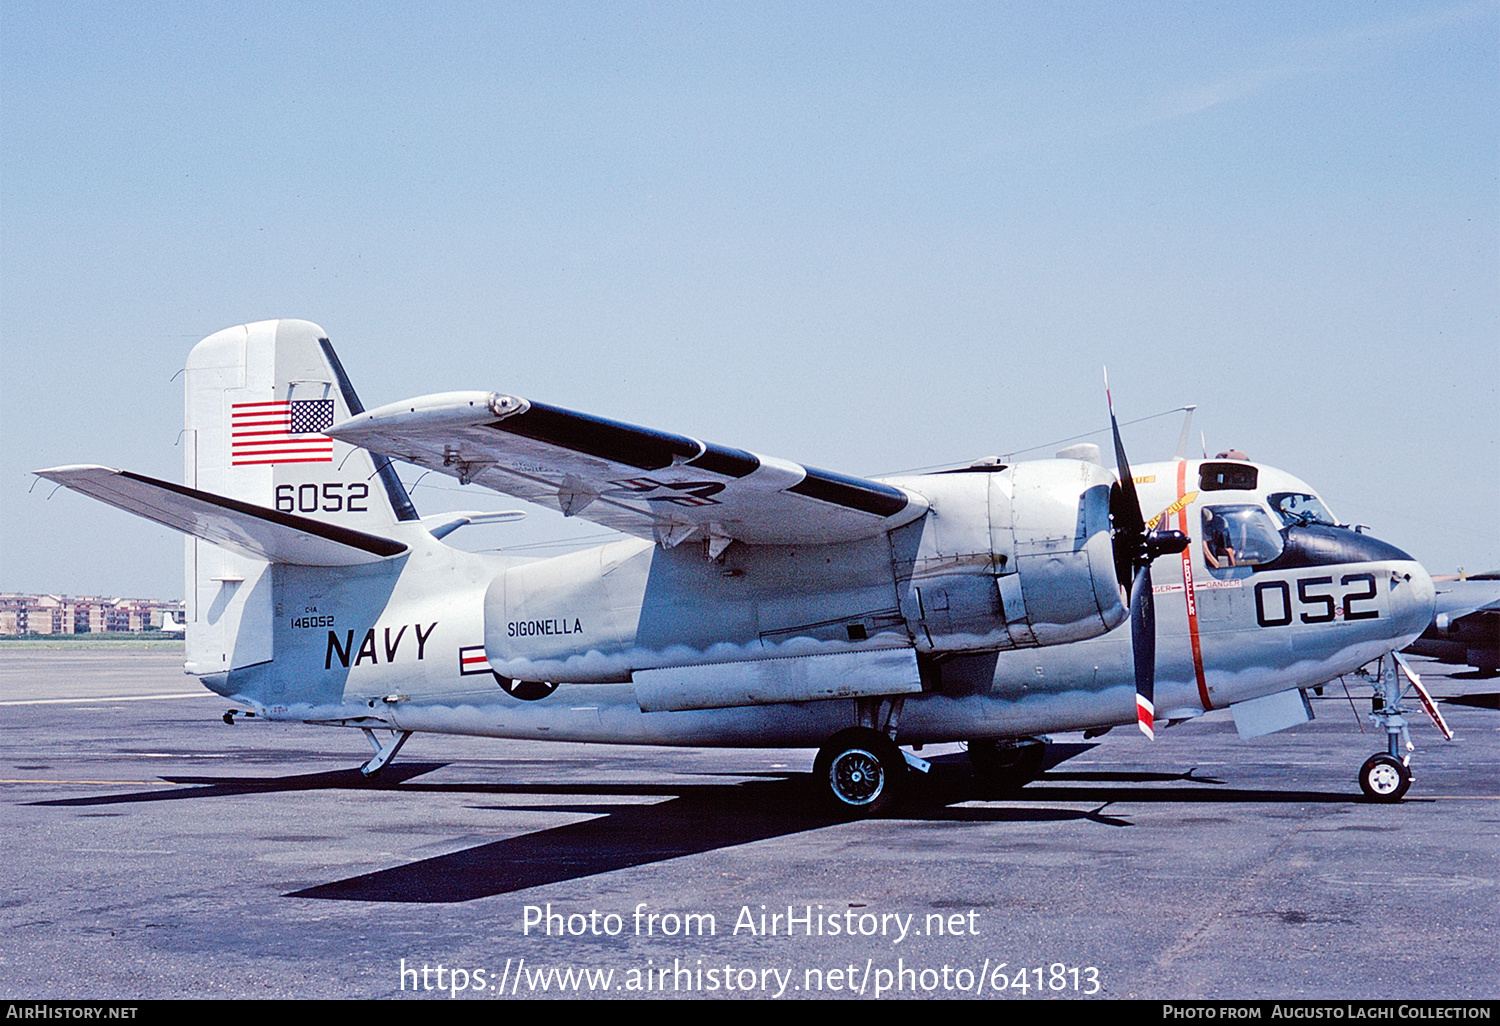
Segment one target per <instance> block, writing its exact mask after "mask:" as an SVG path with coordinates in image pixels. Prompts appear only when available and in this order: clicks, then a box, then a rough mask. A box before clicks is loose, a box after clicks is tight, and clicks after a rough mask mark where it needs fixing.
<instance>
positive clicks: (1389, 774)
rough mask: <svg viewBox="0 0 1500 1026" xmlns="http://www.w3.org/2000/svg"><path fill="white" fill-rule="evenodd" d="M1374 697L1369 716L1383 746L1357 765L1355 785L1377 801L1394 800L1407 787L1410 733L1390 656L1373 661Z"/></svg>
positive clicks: (1399, 682) (1396, 669)
mask: <svg viewBox="0 0 1500 1026" xmlns="http://www.w3.org/2000/svg"><path fill="white" fill-rule="evenodd" d="M1372 683H1373V684H1374V687H1375V698H1374V702H1373V707H1372V709H1371V712H1370V719H1372V720H1374V721H1375V724H1376V726H1377V727H1379V728H1383V729H1384V730H1385V735H1386V750H1385V751H1383V752H1376V753H1375V754H1374V755H1372V756H1370V757H1369V758H1368V759H1366V760H1365V764H1364V765H1363V766H1361V767H1360V768H1359V789H1360V790H1361V791H1363V792H1364V793H1365V797H1367V798H1369V799H1371V800H1372V801H1377V802H1398V801H1400V800H1401V796H1402V795H1404V794H1405V793H1406V791H1407V788H1409V787H1411V780H1412V776H1411V756H1410V755H1403V754H1402V749H1403V748H1405V749H1406V751H1407V752H1410V751H1411V747H1412V744H1411V735H1410V733H1409V732H1408V730H1407V728H1406V717H1405V715H1403V714H1404V713H1405V712H1406V709H1404V708H1403V707H1402V705H1401V675H1400V670H1399V669H1398V668H1397V666H1396V661H1395V660H1394V659H1391V660H1386V659H1381V660H1380V661H1379V663H1378V664H1377V665H1376V669H1375V680H1374V681H1372Z"/></svg>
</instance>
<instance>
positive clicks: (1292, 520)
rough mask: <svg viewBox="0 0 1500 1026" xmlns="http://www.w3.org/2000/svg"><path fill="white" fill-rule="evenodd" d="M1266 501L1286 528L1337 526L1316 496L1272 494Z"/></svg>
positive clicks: (1286, 493) (1287, 493)
mask: <svg viewBox="0 0 1500 1026" xmlns="http://www.w3.org/2000/svg"><path fill="white" fill-rule="evenodd" d="M1267 499H1268V500H1269V501H1270V503H1271V508H1272V509H1273V510H1275V511H1276V515H1277V516H1279V517H1281V522H1282V523H1283V524H1284V525H1285V526H1287V527H1306V526H1307V525H1308V524H1327V525H1328V526H1329V527H1337V526H1339V522H1338V521H1337V520H1335V519H1334V518H1333V514H1332V513H1330V512H1328V507H1327V506H1324V505H1323V503H1322V502H1321V501H1320V500H1319V499H1318V497H1317V496H1316V495H1308V494H1307V493H1306V492H1274V493H1272V494H1271V495H1269V496H1267Z"/></svg>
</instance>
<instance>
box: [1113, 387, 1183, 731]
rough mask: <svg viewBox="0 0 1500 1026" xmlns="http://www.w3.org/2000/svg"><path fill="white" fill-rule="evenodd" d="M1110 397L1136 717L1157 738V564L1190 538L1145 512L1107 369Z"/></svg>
mask: <svg viewBox="0 0 1500 1026" xmlns="http://www.w3.org/2000/svg"><path fill="white" fill-rule="evenodd" d="M1104 398H1105V401H1106V402H1107V403H1108V404H1109V426H1110V430H1111V431H1113V432H1114V436H1115V463H1116V464H1117V465H1118V468H1119V474H1120V485H1119V488H1118V490H1116V491H1112V492H1111V494H1110V510H1109V512H1110V517H1111V519H1113V520H1114V526H1115V536H1114V549H1115V576H1116V577H1117V578H1118V579H1119V580H1120V581H1127V580H1128V581H1129V582H1130V647H1131V651H1132V652H1133V653H1134V655H1135V718H1136V723H1137V725H1138V726H1139V727H1140V728H1141V733H1143V734H1145V735H1146V736H1147V737H1149V738H1153V739H1154V738H1155V737H1156V706H1155V705H1154V704H1153V698H1154V692H1155V690H1156V599H1155V598H1154V597H1153V595H1152V593H1151V564H1152V563H1153V562H1155V561H1156V558H1157V557H1158V556H1165V555H1167V554H1169V553H1173V552H1181V551H1182V550H1183V549H1185V548H1187V545H1188V537H1187V535H1185V534H1183V533H1182V532H1181V531H1168V530H1166V529H1165V528H1162V527H1152V528H1148V527H1147V526H1146V519H1145V517H1144V516H1142V515H1141V500H1140V496H1139V495H1137V494H1136V490H1135V479H1134V478H1133V477H1132V476H1131V474H1130V461H1129V460H1128V459H1127V458H1126V457H1125V443H1124V442H1123V441H1121V440H1120V424H1119V421H1117V420H1116V419H1115V400H1114V397H1113V396H1111V395H1110V393H1109V371H1108V370H1107V369H1106V370H1105V372H1104Z"/></svg>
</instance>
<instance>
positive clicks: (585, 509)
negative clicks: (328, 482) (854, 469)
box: [328, 392, 927, 555]
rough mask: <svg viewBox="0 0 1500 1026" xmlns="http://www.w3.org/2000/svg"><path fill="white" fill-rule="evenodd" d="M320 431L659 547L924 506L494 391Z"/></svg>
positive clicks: (832, 526)
mask: <svg viewBox="0 0 1500 1026" xmlns="http://www.w3.org/2000/svg"><path fill="white" fill-rule="evenodd" d="M328 434H329V435H331V436H333V437H334V438H338V439H340V440H342V441H345V442H349V443H351V444H354V445H359V446H363V447H364V448H366V449H369V450H371V451H372V452H376V453H379V454H382V455H386V456H391V457H394V458H396V459H400V460H404V461H406V462H408V463H414V464H417V465H418V466H421V467H425V468H427V469H429V470H434V471H438V472H440V473H443V474H448V475H450V476H452V477H456V478H458V479H459V480H460V481H461V482H463V483H464V484H469V483H474V484H480V485H484V486H485V487H487V488H493V489H494V490H495V491H498V492H503V493H505V494H506V495H513V496H516V497H517V498H521V499H526V500H527V501H530V502H535V503H537V504H539V505H542V506H548V507H551V508H552V509H556V510H559V511H561V512H562V513H563V514H564V515H566V516H578V517H582V518H584V519H586V520H590V521H593V522H594V523H598V524H603V525H604V526H606V527H611V528H614V529H616V530H619V531H623V532H625V533H627V534H633V535H637V536H639V537H643V538H653V539H655V540H657V541H659V542H661V543H662V544H664V545H667V546H673V545H677V544H679V543H681V542H684V541H688V540H690V539H691V540H702V541H706V542H707V543H708V547H709V552H710V554H711V555H716V554H717V553H718V552H720V551H722V550H723V547H724V546H726V545H728V544H729V543H730V542H731V541H740V542H744V543H747V544H752V545H758V544H781V545H786V544H817V543H825V542H835V541H848V540H853V539H856V538H865V537H871V536H873V535H877V534H880V533H882V532H884V531H887V530H890V529H891V528H893V527H897V526H899V525H901V524H904V523H907V522H908V521H911V520H914V519H916V518H917V517H919V516H921V515H922V514H923V513H924V512H926V510H927V503H926V501H925V500H924V499H922V497H921V496H919V495H916V494H915V493H912V492H908V491H906V490H905V489H903V488H900V487H898V486H896V485H892V484H887V483H883V482H880V481H871V480H865V479H862V478H855V477H846V476H844V475H842V474H834V473H831V472H829V471H826V470H817V469H815V468H812V467H805V466H802V465H801V464H797V463H791V462H788V461H786V460H778V459H774V458H772V457H768V456H760V455H757V454H755V453H751V452H745V451H743V450H740V449H730V448H726V447H724V446H719V445H713V444H710V443H705V442H700V441H698V440H697V439H695V438H689V437H687V436H685V435H674V434H669V433H666V432H661V431H654V430H651V429H649V428H642V427H634V426H632V425H629V424H621V423H619V422H616V421H612V420H605V419H604V418H602V417H593V416H589V415H587V414H583V413H575V412H573V411H571V410H564V409H560V408H558V407H555V406H548V405H546V404H544V403H538V402H531V401H529V400H526V399H522V398H519V397H517V396H511V395H504V394H501V393H497V392H446V393H442V394H440V395H430V396H423V397H421V398H419V399H411V400H407V401H406V402H400V403H392V404H391V405H389V406H382V407H380V408H379V409H375V410H370V411H368V412H365V413H362V414H359V415H357V416H354V417H351V418H349V419H348V420H346V421H344V422H342V423H340V424H336V425H334V426H333V427H332V428H331V429H329V431H328Z"/></svg>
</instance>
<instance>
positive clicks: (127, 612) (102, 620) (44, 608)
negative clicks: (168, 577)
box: [0, 592, 183, 636]
mask: <svg viewBox="0 0 1500 1026" xmlns="http://www.w3.org/2000/svg"><path fill="white" fill-rule="evenodd" d="M182 610H183V603H181V602H162V601H158V600H157V599H138V598H108V597H105V596H102V595H79V596H72V595H23V594H18V593H14V592H6V593H4V594H0V636H6V635H9V636H16V635H22V634H42V635H46V634H103V633H105V632H107V631H119V632H124V633H131V634H138V633H141V632H143V631H154V630H160V629H161V625H162V624H163V623H164V622H165V621H166V618H167V616H168V615H169V614H173V613H175V614H177V617H178V619H179V620H180V619H181V616H182Z"/></svg>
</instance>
